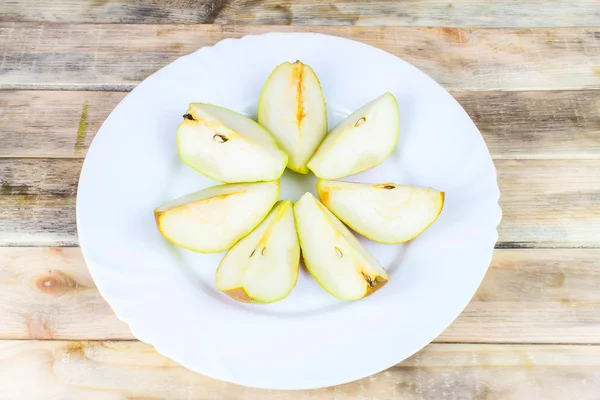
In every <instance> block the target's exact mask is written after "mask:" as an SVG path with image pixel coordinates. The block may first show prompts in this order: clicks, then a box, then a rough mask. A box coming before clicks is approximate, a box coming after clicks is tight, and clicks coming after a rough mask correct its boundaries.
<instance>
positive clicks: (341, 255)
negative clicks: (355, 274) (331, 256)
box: [334, 247, 344, 258]
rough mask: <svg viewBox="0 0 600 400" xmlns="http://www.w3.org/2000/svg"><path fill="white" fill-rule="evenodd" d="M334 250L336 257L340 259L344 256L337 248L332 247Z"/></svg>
mask: <svg viewBox="0 0 600 400" xmlns="http://www.w3.org/2000/svg"><path fill="white" fill-rule="evenodd" d="M334 248H335V252H336V254H337V255H338V257H339V258H342V257H343V256H344V254H343V253H342V251H341V250H340V249H339V248H337V247H334Z"/></svg>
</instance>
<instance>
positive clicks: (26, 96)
mask: <svg viewBox="0 0 600 400" xmlns="http://www.w3.org/2000/svg"><path fill="white" fill-rule="evenodd" d="M126 94H127V93H124V92H88V91H66V92H63V91H0V157H60V158H79V157H84V156H85V154H86V152H87V148H88V147H89V145H90V143H91V141H92V139H93V138H94V135H95V134H96V132H97V131H98V129H99V128H100V126H101V125H102V123H103V122H104V120H105V119H106V117H107V116H108V115H109V114H110V112H111V111H112V110H113V109H114V107H116V105H117V104H118V103H119V102H120V101H121V100H122V99H123V97H125V96H126ZM452 95H453V96H454V97H455V98H456V99H457V100H458V101H459V102H460V103H461V104H462V106H463V107H464V108H465V110H466V111H467V113H469V115H470V116H471V118H472V119H473V121H474V122H475V124H476V125H477V126H478V127H479V129H480V131H481V133H482V134H483V136H484V138H485V140H486V142H487V145H488V147H489V149H490V153H491V154H492V157H493V158H495V159H501V158H502V159H511V158H600V91H590V90H585V91H550V92H545V91H544V92H540V91H533V92H453V93H452Z"/></svg>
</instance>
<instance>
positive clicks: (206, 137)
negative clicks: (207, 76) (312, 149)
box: [177, 103, 288, 183]
mask: <svg viewBox="0 0 600 400" xmlns="http://www.w3.org/2000/svg"><path fill="white" fill-rule="evenodd" d="M183 117H184V119H183V122H182V123H181V124H180V125H179V128H178V130H177V144H178V147H179V154H180V156H181V159H182V160H183V161H184V162H185V163H186V164H187V165H189V166H190V167H192V168H194V169H195V170H197V171H198V172H200V173H202V174H204V175H206V176H208V177H210V178H213V179H215V180H218V181H221V182H230V183H231V182H258V181H272V180H276V179H279V177H280V176H281V174H283V171H284V170H285V166H286V164H287V159H288V157H287V154H285V153H284V152H283V151H282V150H281V149H280V148H279V147H278V146H277V142H276V141H275V139H274V138H273V137H272V136H271V135H270V134H269V132H267V131H266V130H265V129H264V128H263V127H261V126H260V125H258V124H257V123H256V122H254V121H252V120H251V119H250V118H246V117H245V116H243V115H241V114H238V113H236V112H234V111H231V110H228V109H226V108H222V107H217V106H213V105H210V104H204V103H192V104H190V107H189V108H188V110H187V112H186V114H185V115H184V116H183Z"/></svg>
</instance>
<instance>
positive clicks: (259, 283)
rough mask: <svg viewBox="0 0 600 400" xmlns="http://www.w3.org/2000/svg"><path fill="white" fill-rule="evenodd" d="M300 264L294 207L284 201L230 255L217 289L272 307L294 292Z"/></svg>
mask: <svg viewBox="0 0 600 400" xmlns="http://www.w3.org/2000/svg"><path fill="white" fill-rule="evenodd" d="M299 263H300V244H299V243H298V235H297V234H296V227H295V225H294V211H293V204H292V202H291V201H289V200H284V201H280V202H278V203H277V204H275V206H274V207H273V209H272V210H271V212H270V213H269V215H268V216H267V218H265V220H264V221H263V222H262V223H261V224H260V225H259V226H258V227H257V228H256V229H255V230H254V231H252V233H250V234H249V235H248V236H246V237H245V238H243V239H242V240H240V241H239V242H238V243H236V244H235V245H234V246H233V247H232V248H231V249H230V250H229V251H228V252H227V254H226V255H225V257H224V258H223V260H222V261H221V263H220V264H219V268H218V269H217V288H218V289H219V290H221V291H222V292H224V293H226V294H227V295H228V296H230V297H231V298H233V299H235V300H238V301H242V302H247V303H272V302H274V301H278V300H281V299H283V298H284V297H286V296H287V295H288V294H289V293H290V292H291V290H292V289H293V288H294V286H295V285H296V280H297V279H298V264H299Z"/></svg>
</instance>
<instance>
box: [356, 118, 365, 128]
mask: <svg viewBox="0 0 600 400" xmlns="http://www.w3.org/2000/svg"><path fill="white" fill-rule="evenodd" d="M365 122H367V119H366V118H365V117H362V118H361V119H359V120H358V121H356V123H355V124H354V127H355V128H357V127H359V126H361V125H362V124H364V123H365Z"/></svg>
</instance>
